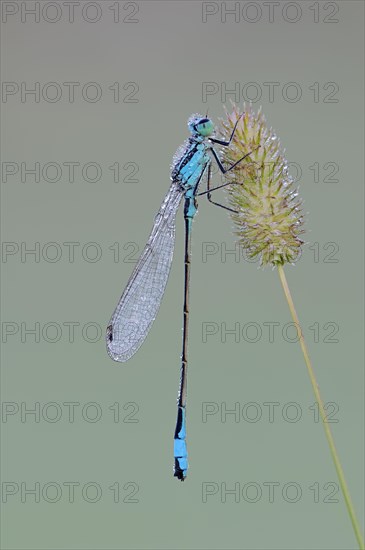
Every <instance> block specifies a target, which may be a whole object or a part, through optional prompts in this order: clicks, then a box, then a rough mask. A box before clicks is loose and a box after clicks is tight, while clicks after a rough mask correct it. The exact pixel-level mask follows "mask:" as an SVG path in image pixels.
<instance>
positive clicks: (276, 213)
mask: <svg viewBox="0 0 365 550" xmlns="http://www.w3.org/2000/svg"><path fill="white" fill-rule="evenodd" d="M238 119H239V122H238V124H237V128H236V131H235V134H234V138H233V141H232V143H231V144H230V146H229V147H224V148H222V156H223V159H224V161H225V162H226V165H227V166H228V165H233V164H234V163H235V162H237V161H238V160H239V159H241V158H242V157H243V156H245V155H247V154H248V153H250V154H249V155H248V156H247V158H245V159H244V160H242V162H240V163H239V164H237V166H236V167H235V168H233V169H232V170H231V171H229V172H228V173H227V177H228V179H227V181H232V182H234V185H230V186H228V187H227V190H228V191H227V192H228V196H229V203H230V207H231V208H232V209H233V210H235V212H234V213H232V219H233V221H234V223H235V227H236V230H235V233H236V234H237V235H238V237H239V242H240V244H241V246H242V247H243V248H244V249H245V251H246V253H247V255H248V257H249V258H259V259H260V264H261V265H262V266H265V265H272V266H277V265H283V264H285V263H293V262H294V261H295V260H296V259H297V258H298V257H299V256H300V252H301V246H302V244H303V241H302V240H301V239H300V235H302V233H303V217H302V214H301V200H300V199H298V196H297V195H298V193H297V190H296V189H295V188H294V186H293V178H292V177H291V176H290V175H289V172H288V167H287V161H286V159H285V157H284V151H283V149H282V148H281V146H280V142H279V139H278V137H277V136H276V134H275V132H274V131H273V130H272V128H269V127H268V126H267V124H266V120H265V117H264V115H263V114H262V112H261V110H259V111H258V112H257V113H254V112H253V111H252V109H251V107H245V106H244V112H243V113H241V112H240V110H239V109H238V107H237V106H235V105H234V106H233V111H232V113H230V114H229V113H227V117H226V120H222V121H221V123H220V131H221V133H222V134H223V135H224V138H225V139H227V140H229V138H230V135H231V133H232V130H233V128H234V125H235V123H236V122H237V120H238Z"/></svg>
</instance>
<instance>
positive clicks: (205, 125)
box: [196, 118, 214, 137]
mask: <svg viewBox="0 0 365 550" xmlns="http://www.w3.org/2000/svg"><path fill="white" fill-rule="evenodd" d="M196 129H197V132H198V133H199V134H200V135H201V136H204V137H206V136H210V135H211V134H212V133H213V131H214V126H213V122H212V121H211V120H210V119H209V118H203V119H202V120H200V121H199V122H198V124H197V125H196Z"/></svg>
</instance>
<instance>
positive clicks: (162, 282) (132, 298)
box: [106, 182, 184, 361]
mask: <svg viewBox="0 0 365 550" xmlns="http://www.w3.org/2000/svg"><path fill="white" fill-rule="evenodd" d="M183 194H184V191H183V189H181V187H179V186H178V185H177V184H176V183H174V182H173V183H172V185H171V187H170V189H169V192H168V193H167V195H166V197H165V199H164V201H163V203H162V205H161V207H160V210H159V211H158V213H157V215H156V218H155V222H154V225H153V228H152V231H151V235H150V237H149V239H148V242H147V244H146V246H145V249H144V250H143V252H142V254H141V256H140V258H139V260H138V262H137V264H136V266H135V268H134V270H133V272H132V275H131V276H130V278H129V281H128V283H127V286H126V288H125V290H124V292H123V294H122V296H121V298H120V300H119V303H118V305H117V307H116V308H115V311H114V313H113V315H112V318H111V319H110V323H109V325H108V328H107V333H106V343H107V350H108V353H109V355H110V357H111V358H112V359H114V360H115V361H127V360H128V359H129V358H130V357H132V355H134V354H135V353H136V351H137V350H138V348H139V347H140V346H141V345H142V343H143V341H144V339H145V338H146V336H147V334H148V332H149V330H150V328H151V325H152V323H153V321H154V319H155V317H156V315H157V312H158V309H159V307H160V303H161V300H162V297H163V295H164V292H165V287H166V283H167V279H168V276H169V273H170V267H171V262H172V256H173V252H174V244H175V218H176V213H177V210H178V207H179V204H180V202H181V199H182V197H183Z"/></svg>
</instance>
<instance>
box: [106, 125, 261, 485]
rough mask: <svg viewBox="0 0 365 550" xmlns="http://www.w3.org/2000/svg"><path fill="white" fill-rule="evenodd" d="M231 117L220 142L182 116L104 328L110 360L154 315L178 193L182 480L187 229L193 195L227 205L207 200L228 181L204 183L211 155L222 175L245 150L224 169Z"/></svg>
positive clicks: (177, 444) (131, 348)
mask: <svg viewBox="0 0 365 550" xmlns="http://www.w3.org/2000/svg"><path fill="white" fill-rule="evenodd" d="M238 122H239V120H237V122H236V124H235V126H234V128H233V131H232V134H231V136H230V139H229V140H228V141H223V140H221V139H217V138H215V137H213V135H212V134H213V132H214V126H213V122H212V121H211V120H210V119H209V118H207V117H202V116H201V115H198V114H194V115H192V116H191V117H190V118H189V120H188V127H189V130H190V133H191V136H190V137H189V138H188V139H187V140H186V141H185V143H184V144H183V145H182V146H181V147H180V148H179V149H178V151H177V153H176V154H175V156H174V159H173V166H172V172H171V186H170V189H169V191H168V193H167V195H166V197H165V199H164V201H163V203H162V205H161V208H160V210H159V212H158V214H157V215H156V218H155V222H154V225H153V228H152V231H151V234H150V237H149V239H148V242H147V244H146V246H145V249H144V251H143V252H142V254H141V257H140V258H139V260H138V262H137V264H136V266H135V268H134V270H133V272H132V275H131V276H130V278H129V281H128V283H127V286H126V288H125V290H124V292H123V294H122V296H121V298H120V300H119V303H118V305H117V307H116V309H115V311H114V313H113V316H112V318H111V320H110V323H109V325H108V328H107V331H106V342H107V350H108V353H109V355H110V357H111V358H112V359H114V360H115V361H122V362H124V361H127V360H128V359H129V358H130V357H132V355H134V354H135V353H136V351H137V350H138V348H139V347H140V346H141V344H142V343H143V341H144V339H145V338H146V336H147V334H148V332H149V330H150V328H151V325H152V323H153V321H154V319H155V317H156V315H157V312H158V309H159V306H160V303H161V300H162V297H163V294H164V292H165V287H166V283H167V279H168V275H169V272H170V266H171V261H172V256H173V251H174V242H175V218H176V213H177V209H178V207H179V205H180V202H181V200H182V198H183V197H184V199H185V201H184V220H185V259H184V264H185V284H184V307H183V348H182V355H181V372H180V386H179V393H178V403H177V405H178V413H177V422H176V428H175V437H174V458H175V464H174V476H176V477H177V478H178V479H180V480H182V481H183V480H184V479H185V477H186V473H187V468H188V459H187V449H186V421H185V411H186V384H187V365H188V360H187V343H188V318H189V276H190V257H191V228H192V222H193V219H194V216H195V214H196V212H197V201H196V197H198V196H200V195H206V196H207V198H208V200H209V201H210V202H211V203H213V204H215V205H217V206H220V207H222V208H225V209H227V210H232V209H230V208H228V207H227V206H224V205H222V204H220V203H217V202H215V201H213V200H212V198H211V192H212V191H215V190H216V189H220V188H222V187H225V186H226V185H230V183H225V184H223V185H219V186H218V187H213V188H211V187H210V179H211V163H212V160H213V159H214V160H215V161H216V163H217V165H218V167H219V169H220V171H221V172H222V173H223V174H225V173H226V172H229V170H232V168H234V167H235V166H237V164H238V163H239V162H241V161H242V160H243V159H244V158H246V157H247V156H248V155H249V154H250V153H248V154H247V155H245V156H244V157H242V158H241V159H240V160H239V161H237V162H236V163H235V164H233V165H232V166H230V167H229V168H227V169H225V168H224V166H223V165H222V163H221V161H220V158H219V156H218V153H217V152H216V150H215V149H214V144H217V145H221V146H224V147H228V146H229V145H230V143H231V141H232V139H233V136H234V133H235V130H236V127H237V124H238ZM206 171H207V189H206V191H203V192H202V193H198V189H199V184H200V182H201V179H202V176H203V174H204V173H205V172H206Z"/></svg>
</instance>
